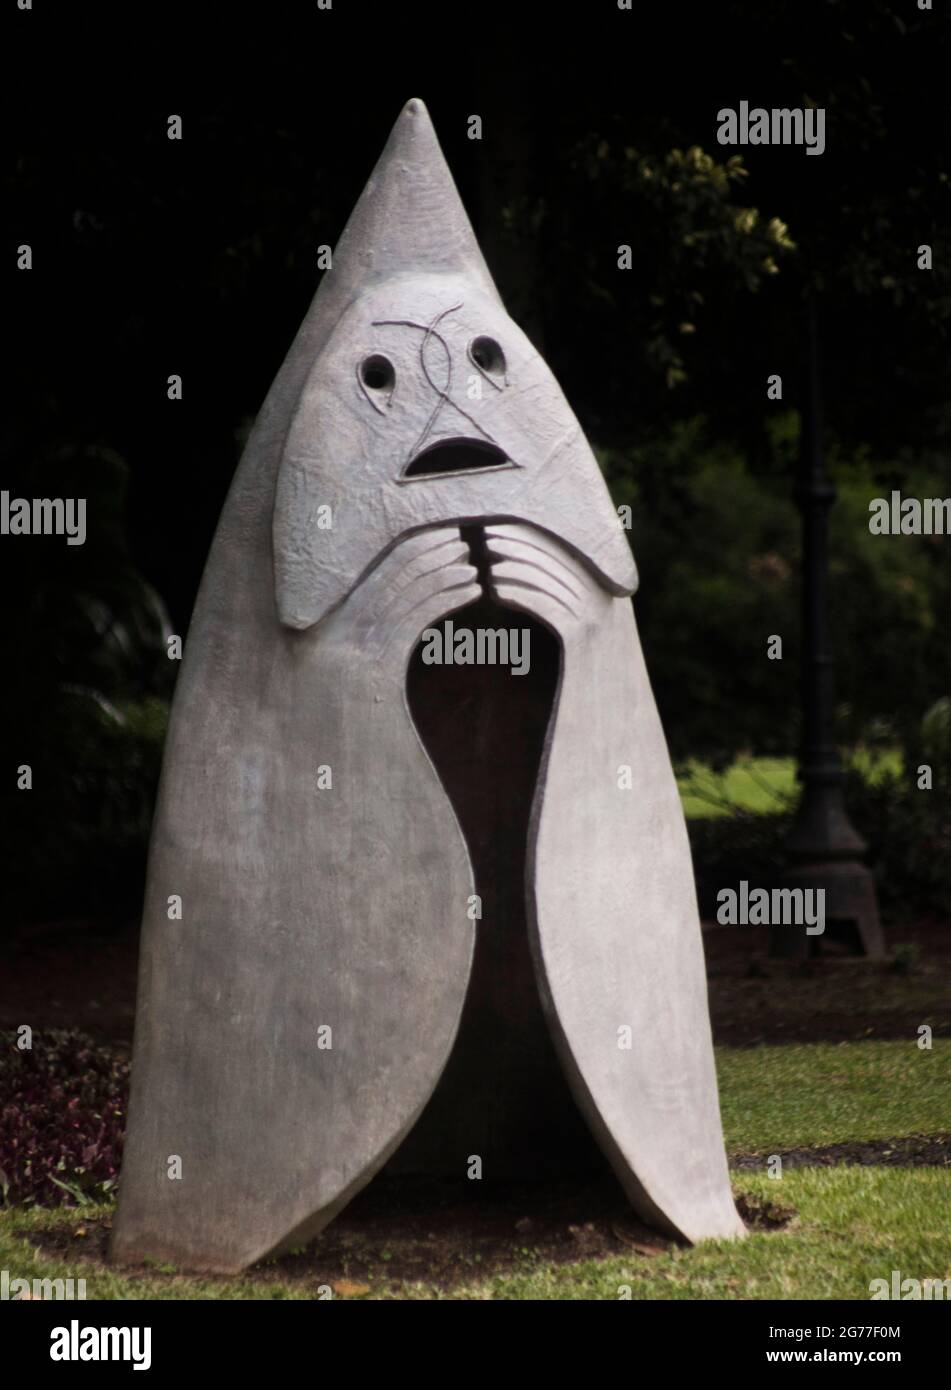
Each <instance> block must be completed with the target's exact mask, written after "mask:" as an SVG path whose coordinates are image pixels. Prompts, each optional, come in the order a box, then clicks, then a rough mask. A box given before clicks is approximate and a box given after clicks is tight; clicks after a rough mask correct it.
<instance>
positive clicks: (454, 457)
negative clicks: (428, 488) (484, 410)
mask: <svg viewBox="0 0 951 1390" xmlns="http://www.w3.org/2000/svg"><path fill="white" fill-rule="evenodd" d="M517 466H518V465H517V464H515V463H513V462H512V460H511V459H510V458H509V457H508V455H507V454H506V453H504V452H503V450H501V449H500V448H499V447H498V445H496V444H491V443H490V442H489V441H488V440H487V439H440V440H439V441H438V443H436V444H430V446H429V447H428V448H427V449H421V450H420V452H419V453H418V454H416V456H415V457H414V458H412V459H411V460H410V462H409V464H408V465H407V467H406V468H405V470H404V472H403V476H402V478H401V479H400V482H408V481H411V480H412V479H414V478H448V477H452V476H453V475H454V474H456V473H490V472H493V473H494V472H495V471H496V470H498V469H500V468H516V467H517Z"/></svg>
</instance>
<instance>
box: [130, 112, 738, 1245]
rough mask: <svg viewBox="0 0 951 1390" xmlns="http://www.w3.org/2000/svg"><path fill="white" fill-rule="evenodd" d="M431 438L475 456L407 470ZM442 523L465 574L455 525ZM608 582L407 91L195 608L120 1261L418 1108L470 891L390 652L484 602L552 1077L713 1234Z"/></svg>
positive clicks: (662, 819)
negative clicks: (530, 740)
mask: <svg viewBox="0 0 951 1390" xmlns="http://www.w3.org/2000/svg"><path fill="white" fill-rule="evenodd" d="M482 339H488V340H489V349H490V350H489V351H488V354H487V353H486V351H485V350H483V347H484V345H483V347H480V340H482ZM497 350H500V351H497ZM493 352H495V353H496V355H495V356H493V355H492V354H493ZM381 359H382V360H383V361H382V366H380V361H381ZM374 364H376V368H377V369H376V370H370V368H373V366H374ZM473 381H476V382H479V383H480V390H481V398H480V396H479V394H478V393H475V392H471V391H470V389H469V388H470V387H471V383H472V382H473ZM451 441H468V444H467V448H468V449H469V451H470V453H471V450H472V448H474V447H477V448H478V449H479V450H481V451H482V452H481V453H480V454H479V456H478V459H477V462H481V461H483V460H484V461H485V462H484V466H482V467H480V468H478V469H475V470H473V469H471V468H470V469H467V471H465V472H443V473H442V474H441V475H440V473H438V472H437V473H435V474H424V475H422V476H417V474H416V470H417V469H418V468H419V467H420V466H425V465H426V462H427V461H429V462H431V461H432V458H433V455H432V453H431V451H432V450H433V448H434V447H437V446H439V445H445V444H446V443H447V442H451ZM457 457H461V456H457ZM447 459H448V464H447V466H450V465H452V457H451V456H447ZM328 507H329V508H330V509H331V511H330V513H329V514H328V513H326V511H325V510H323V509H326V508H328ZM328 515H330V516H331V517H332V525H331V526H329V527H328V526H327V525H325V524H324V522H323V519H324V518H325V517H326V516H328ZM474 524H478V525H479V526H480V527H482V528H483V534H484V535H485V536H486V537H487V541H488V552H489V553H488V557H487V558H488V560H489V561H490V562H491V566H490V571H489V575H490V577H487V573H486V571H485V567H484V565H483V571H482V573H481V575H480V572H479V571H478V570H477V568H476V567H475V565H474V564H473V563H472V560H473V558H474V554H473V552H472V551H471V549H470V547H469V545H468V544H466V542H465V541H464V540H463V539H462V537H461V535H460V527H462V526H465V527H471V526H473V525H474ZM467 534H468V532H467ZM635 583H636V572H635V569H634V564H633V560H632V559H631V555H630V551H629V549H628V546H627V543H626V540H625V538H624V535H623V532H622V531H621V530H620V528H619V527H618V524H617V519H616V516H615V513H614V510H613V508H612V506H611V502H610V499H609V497H608V494H607V490H606V488H605V486H604V483H603V481H602V479H601V476H600V473H599V471H598V468H597V464H596V462H595V460H594V457H593V455H592V453H591V451H590V449H589V447H588V446H587V444H586V442H585V440H584V437H583V435H582V434H581V431H580V429H579V427H578V424H577V422H576V421H575V419H574V417H573V415H572V414H571V412H570V410H569V408H568V406H567V404H566V403H565V401H564V398H563V397H562V395H561V393H560V391H559V389H558V387H557V385H556V383H555V382H554V380H553V378H552V376H551V374H550V372H549V371H548V369H547V368H546V366H545V364H544V363H543V362H542V361H541V359H540V358H539V357H538V355H537V353H535V352H534V350H533V349H532V348H531V346H530V344H529V343H528V342H527V340H526V339H525V337H524V335H522V334H521V332H520V331H519V330H518V328H517V327H516V326H515V325H514V324H513V323H512V322H511V320H510V319H508V317H507V316H506V314H505V311H504V309H503V308H502V306H501V304H500V302H499V299H498V295H497V293H496V291H495V289H494V287H493V286H492V283H491V280H490V279H489V276H488V272H487V271H486V269H485V265H484V263H483V261H482V258H481V255H480V254H479V251H478V247H477V245H476V243H475V240H474V237H473V236H472V232H471V229H470V228H469V225H468V222H467V221H466V218H465V214H464V212H463V209H462V207H461V204H460V202H459V200H458V196H457V194H456V192H455V189H454V186H453V184H452V180H451V177H450V176H449V173H448V170H447V169H446V167H445V163H444V161H443V159H442V156H441V153H440V152H439V148H438V145H437V143H436V140H435V136H434V134H433V132H432V128H431V125H430V123H429V120H428V117H427V115H426V112H425V109H424V108H423V107H422V105H421V103H419V102H410V103H409V104H408V106H407V107H406V108H405V110H404V112H403V113H402V115H401V116H400V118H399V120H398V122H397V125H396V127H395V129H394V132H393V134H392V136H391V138H390V141H389V143H388V145H387V147H386V149H385V151H384V154H383V156H382V158H381V160H380V163H379V165H378V166H377V168H376V170H375V171H374V174H373V176H372V178H371V180H370V182H369V184H368V185H367V189H366V191H365V192H364V194H363V196H362V198H361V200H360V202H359V203H358V205H357V208H356V210H355V211H354V214H353V216H352V218H351V220H350V222H349V224H348V226H347V229H346V232H345V233H344V236H343V237H342V238H341V241H340V244H339V245H338V247H337V249H336V252H335V254H334V266H333V269H332V270H331V271H330V272H328V274H327V276H326V277H325V280H324V282H323V284H322V285H321V288H320V291H319V292H318V294H317V296H316V298H315V301H314V304H313V305H312V307H311V309H310V311H309V313H308V315H307V318H306V319H305V321H304V324H303V325H302V327H301V330H300V332H299V334H298V336H297V338H296V339H295V341H294V344H293V346H292V348H291V351H290V353H289V355H288V357H287V359H286V361H285V363H284V366H283V367H282V369H281V371H280V373H279V375H278V377H277V379H276V381H275V383H274V386H273V387H272V389H271V392H270V393H269V395H268V398H267V401H266V402H265V405H264V407H263V409H262V411H261V413H260V416H259V418H258V421H257V423H256V425H255V428H254V431H253V432H252V435H251V438H250V440H249V442H248V446H247V449H246V451H245V454H244V457H243V459H242V462H241V464H240V466H239V469H238V472H237V474H236V477H235V481H234V483H233V485H232V489H231V492H230V494H229V497H228V500H227V502H226V504H225V508H224V511H223V514H222V518H221V522H220V524H219V527H218V531H217V533H216V536H215V540H214V544H213V546H212V550H211V554H210V557H209V561H208V565H207V568H206V572H205V575H204V578H203V581H202V586H201V590H200V593H199V596H198V600H197V603H196V607H195V613H194V617H193V621H192V626H191V629H190V632H189V635H188V640H187V643H186V650H185V656H184V660H183V663H182V670H181V673H180V676H179V682H178V687H177V690H176V695H175V701H174V707H173V712H172V719H171V725H170V730H169V738H168V744H167V748H166V754H165V763H164V768H163V775H162V784H161V788H160V793H159V802H158V806H157V811H156V818H155V823H154V827H153V837H152V848H151V855H150V864H149V879H148V888H147V898H146V906H145V915H144V920H143V935H142V957H141V969H140V987H139V1006H138V1014H137V1020H136V1036H135V1049H134V1057H133V1087H132V1097H131V1103H130V1128H129V1137H128V1142H127V1148H126V1155H125V1162H124V1166H123V1172H122V1181H121V1189H120V1204H119V1211H118V1214H117V1219H116V1226H115V1233H114V1240H113V1255H114V1257H115V1258H117V1259H120V1260H137V1259H141V1258H143V1257H146V1256H149V1257H157V1258H164V1259H169V1260H172V1261H174V1262H175V1263H177V1264H179V1265H181V1266H188V1267H195V1268H213V1269H221V1270H233V1269H237V1268H240V1267H242V1266H243V1265H246V1264H248V1263H250V1262H252V1261H253V1260H255V1259H258V1258H261V1257H262V1256H264V1255H267V1254H269V1253H272V1252H274V1251H276V1250H279V1249H281V1248H283V1247H285V1246H287V1245H293V1244H298V1243H300V1242H302V1241H303V1240H305V1239H306V1238H307V1237H308V1236H309V1235H311V1234H312V1233H314V1232H316V1231H317V1230H319V1229H320V1227H321V1226H323V1225H324V1224H325V1223H326V1222H327V1221H329V1220H330V1219H331V1218H332V1217H333V1215H334V1214H335V1213H336V1212H337V1211H339V1210H340V1208H341V1207H342V1206H343V1205H344V1204H345V1203H346V1202H347V1201H348V1200H349V1198H350V1197H351V1196H352V1195H353V1194H354V1193H355V1192H356V1191H357V1190H358V1189H359V1188H360V1187H361V1186H362V1185H363V1184H364V1183H366V1182H367V1181H369V1179H370V1178H371V1177H372V1175H373V1173H374V1172H376V1171H377V1170H378V1169H379V1167H380V1166H381V1165H382V1164H383V1163H385V1162H386V1160H387V1159H388V1158H389V1157H390V1156H391V1155H392V1154H393V1153H394V1151H395V1150H396V1149H397V1147H398V1146H399V1144H400V1142H401V1140H402V1139H403V1138H404V1137H405V1136H406V1135H407V1134H408V1133H409V1131H410V1129H411V1128H412V1127H413V1125H414V1123H415V1121H416V1119H417V1117H418V1116H419V1115H420V1113H421V1111H422V1109H423V1108H424V1106H425V1105H426V1102H427V1100H428V1099H429V1097H430V1095H431V1094H432V1092H433V1090H434V1088H435V1087H436V1084H437V1082H438V1080H439V1077H440V1075H441V1073H442V1071H443V1069H444V1067H445V1065H446V1061H447V1058H448V1057H449V1055H450V1052H451V1050H452V1047H453V1042H454V1039H455V1037H456V1032H457V1029H458V1026H459V1020H460V1017H461V1015H462V1012H463V1004H464V1000H465V996H466V989H467V984H468V980H469V973H470V966H471V961H472V957H473V945H474V933H475V930H476V928H475V926H474V923H473V922H472V921H471V920H470V918H469V916H468V915H467V907H468V903H469V897H470V895H471V894H472V893H473V892H474V891H475V885H474V881H473V875H472V868H471V864H470V855H469V853H468V851H467V846H466V842H465V839H464V837H463V833H462V830H461V828H460V824H459V821H458V819H457V817H456V814H455V813H454V811H453V806H452V804H451V802H450V800H449V797H448V795H447V792H446V789H445V787H444V785H443V782H442V781H441V780H440V776H439V774H438V772H437V769H436V767H435V766H434V764H433V761H432V760H431V758H430V756H429V755H428V754H427V752H426V751H425V748H424V746H423V743H422V742H421V739H420V736H419V734H418V732H417V729H416V727H415V725H414V723H413V719H412V717H411V714H410V710H409V707H408V704H407V694H406V672H407V667H408V665H409V663H410V660H411V657H412V654H413V651H414V648H415V647H416V644H417V641H418V639H419V636H420V634H421V632H422V630H423V629H424V628H425V627H427V626H431V625H433V624H434V623H436V622H437V621H439V620H440V619H442V618H443V617H445V616H446V615H447V614H450V613H455V612H456V611H457V610H459V609H462V608H464V607H465V606H466V605H469V604H472V603H475V602H477V601H480V600H483V599H485V598H486V597H490V598H492V599H494V600H495V601H496V602H497V603H500V604H503V605H505V606H507V607H509V608H510V609H514V610H520V612H527V613H530V614H532V615H533V617H534V618H536V619H538V620H539V621H540V622H542V623H544V624H545V625H546V626H547V627H548V628H549V629H550V631H551V632H552V633H553V634H554V636H555V637H556V638H557V640H558V643H559V647H560V651H561V678H560V685H559V689H558V694H557V697H556V709H555V713H554V715H553V718H552V720H551V721H550V723H549V727H548V732H547V736H546V739H545V744H544V752H543V754H542V770H541V774H540V777H539V781H538V784H537V788H536V792H535V799H534V806H533V810H532V814H531V820H530V824H529V833H528V844H527V847H526V846H519V847H518V852H519V853H525V854H526V855H527V858H526V864H527V871H528V872H527V889H528V902H527V910H526V916H527V919H528V929H529V941H530V946H531V951H532V956H533V958H534V961H535V970H536V975H537V983H538V989H539V991H540V994H541V1002H542V1005H543V1008H544V1010H545V1013H546V1015H547V1018H548V1022H549V1025H550V1028H551V1031H552V1037H553V1039H554V1043H555V1047H556V1049H557V1051H558V1054H559V1056H560V1058H561V1062H562V1066H563V1068H564V1072H565V1075H566V1077H567V1080H568V1083H569V1085H570V1086H571V1088H572V1091H573V1092H574V1095H575V1097H576V1100H577V1102H578V1105H579V1107H580V1109H581V1111H582V1112H583V1114H584V1116H585V1118H586V1120H587V1121H588V1123H589V1125H590V1126H591V1128H592V1130H593V1132H594V1134H595V1136H596V1137H597V1139H598V1142H599V1143H600V1144H601V1146H602V1148H603V1149H604V1151H605V1153H606V1154H607V1156H608V1158H609V1159H610V1160H611V1162H612V1164H613V1165H614V1168H615V1171H616V1172H617V1173H618V1176H619V1178H620V1180H621V1181H622V1183H623V1184H624V1186H625V1188H626V1190H627V1191H628V1193H629V1194H630V1196H631V1199H632V1201H633V1202H634V1203H635V1204H636V1205H637V1206H638V1207H639V1209H640V1210H642V1211H643V1212H644V1213H645V1214H646V1215H648V1216H649V1217H650V1218H651V1219H652V1220H655V1221H657V1222H658V1223H660V1224H663V1225H665V1226H666V1227H668V1228H673V1229H676V1230H679V1231H681V1232H682V1233H684V1234H685V1235H687V1236H688V1237H690V1238H694V1239H695V1238H698V1237H701V1236H705V1235H723V1234H732V1233H736V1234H738V1233H740V1231H741V1230H742V1226H741V1223H740V1222H739V1219H738V1217H737V1216H736V1213H735V1210H734V1208H733V1205H732V1202H731V1199H730V1192H729V1185H728V1182H727V1176H726V1164H725V1161H724V1156H723V1146H722V1140H721V1136H720V1126H719V1115H718V1108H717V1098H716V1082H715V1076H714V1071H713V1062H712V1051H711V1046H710V1035H709V1024H708V1021H707V1004H706V992H705V982H704V976H703V963H702V954H701V945H700V935H699V926H698V922H697V915H696V906H695V902H694V890H693V877H692V873H691V866H690V859H689V852H688V848H687V841H686V834H685V829H684V824H683V817H682V813H681V810H680V805H679V801H678V798H677V794H676V787H675V784H674V780H673V775H672V772H671V769H670V765H669V760H668V757H667V752H666V748H665V745H664V741H663V736H662V733H661V730H660V726H659V723H658V720H657V715H656V711H655V709H654V703H653V699H652V696H651V693H650V688H649V684H648V681H647V676H646V673H645V671H644V666H643V660H642V658H641V654H640V649H639V646H638V642H637V634H636V629H635V626H634V619H633V614H632V610H631V605H630V602H629V601H628V599H627V597H626V595H629V594H630V593H631V592H632V590H633V588H634V586H635ZM486 589H488V590H489V591H490V592H489V593H488V595H487V594H486ZM513 619H514V620H515V621H518V618H516V616H515V615H514V614H513ZM499 754H500V756H504V749H500V750H499ZM625 763H626V764H629V765H630V766H631V768H632V770H633V789H632V790H628V791H624V790H621V789H620V788H619V787H618V778H617V769H618V766H619V765H621V764H625ZM321 765H329V766H330V767H331V769H332V778H333V785H332V787H331V788H326V787H325V788H323V789H321V788H320V786H319V783H318V767H319V766H321ZM172 895H177V896H180V898H181V900H182V919H181V920H180V921H179V920H174V919H170V918H169V916H168V902H169V898H170V896H172ZM487 926H488V924H487V923H482V924H480V925H479V927H478V928H477V929H478V930H479V931H483V930H485V929H486V928H487ZM526 1008H528V1006H526ZM327 1026H329V1027H330V1028H331V1029H332V1047H330V1048H321V1047H319V1046H318V1040H319V1038H320V1037H321V1036H322V1035H321V1034H320V1032H319V1030H320V1029H321V1028H322V1027H327ZM624 1026H627V1027H630V1028H631V1030H632V1040H633V1045H632V1047H631V1048H630V1049H622V1048H620V1047H619V1046H618V1029H619V1028H621V1027H624ZM324 1036H325V1035H324ZM173 1156H177V1157H178V1158H180V1160H181V1178H180V1179H170V1178H169V1176H168V1172H169V1162H170V1159H171V1158H172V1157H173Z"/></svg>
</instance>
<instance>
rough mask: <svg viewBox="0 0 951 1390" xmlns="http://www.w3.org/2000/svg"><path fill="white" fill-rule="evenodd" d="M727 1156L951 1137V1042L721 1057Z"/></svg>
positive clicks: (737, 1052)
mask: <svg viewBox="0 0 951 1390" xmlns="http://www.w3.org/2000/svg"><path fill="white" fill-rule="evenodd" d="M717 1070H718V1073H719V1078H720V1106H721V1111H722V1115H723V1134H724V1139H725V1141H726V1147H727V1152H728V1153H739V1152H744V1153H763V1152H769V1153H772V1152H775V1151H776V1150H777V1149H791V1148H797V1147H818V1146H820V1145H822V1144H836V1143H842V1142H844V1141H846V1140H850V1139H890V1138H895V1137H898V1136H899V1135H903V1134H932V1133H935V1132H937V1131H940V1130H949V1129H951V1038H936V1039H935V1040H934V1042H933V1046H932V1050H931V1051H930V1052H928V1051H921V1050H920V1049H919V1048H918V1045H917V1042H916V1040H915V1039H914V1038H910V1039H909V1040H908V1041H907V1042H877V1041H869V1042H862V1043H811V1044H807V1045H805V1046H801V1047H797V1046H787V1047H752V1048H727V1047H721V1048H718V1049H717Z"/></svg>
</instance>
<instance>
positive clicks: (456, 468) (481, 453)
mask: <svg viewBox="0 0 951 1390" xmlns="http://www.w3.org/2000/svg"><path fill="white" fill-rule="evenodd" d="M461 308H462V302H461V301H460V303H458V304H452V305H450V306H449V307H448V308H447V309H442V310H441V311H440V312H439V313H438V314H437V315H436V316H435V318H434V319H433V320H432V322H430V323H428V324H426V323H417V322H416V321H415V320H414V319H375V320H373V323H372V327H374V328H384V327H387V328H412V329H415V330H416V331H417V332H419V333H422V335H423V338H422V341H421V343H420V346H419V363H420V367H421V369H422V373H423V376H424V377H425V379H426V382H427V384H428V385H429V387H430V388H431V390H432V391H433V392H434V394H435V395H436V397H437V400H436V404H435V405H434V407H433V409H432V411H431V412H430V415H429V418H428V420H427V421H426V424H425V425H424V427H423V429H422V432H421V433H420V435H419V436H418V438H417V439H416V441H415V442H414V444H413V445H412V447H411V448H410V450H409V453H408V455H407V457H406V459H405V461H404V464H403V470H402V473H401V475H400V477H399V478H397V480H396V481H397V482H400V483H404V482H416V481H418V480H419V479H420V478H430V479H432V478H444V477H453V476H455V475H458V474H459V473H462V472H477V473H488V472H497V471H498V470H499V469H501V468H519V467H521V465H520V464H518V463H517V462H516V461H515V459H513V458H510V457H509V455H508V454H506V453H505V451H504V450H503V449H501V448H500V447H499V445H498V444H497V443H496V441H495V440H494V439H493V437H492V435H491V434H490V433H489V431H488V430H487V429H485V428H484V427H483V426H482V425H480V424H479V422H478V421H477V420H475V419H473V417H472V416H471V415H470V414H469V412H468V411H467V410H465V409H463V407H462V406H461V405H459V404H458V402H457V401H455V400H453V398H452V394H451V388H452V351H451V349H450V347H449V344H448V343H447V342H446V339H445V338H444V337H443V335H442V334H441V333H440V332H439V329H438V325H439V324H440V323H441V322H442V320H443V319H445V318H446V317H447V316H448V315H449V314H452V313H455V311H456V310H457V309H461ZM432 340H435V342H437V343H438V344H439V346H440V347H441V348H442V350H443V353H444V355H445V376H446V379H445V384H444V385H440V384H439V383H438V382H437V381H436V380H435V379H434V377H433V375H432V372H431V370H430V365H429V363H428V362H427V358H426V350H427V348H428V346H429V343H430V342H431V341H432ZM467 355H468V357H469V360H470V361H471V362H472V363H473V365H474V366H475V367H477V368H478V370H479V372H480V373H481V375H482V376H483V377H484V378H485V379H486V380H487V381H489V382H491V384H492V386H493V387H494V388H495V389H496V390H497V391H501V390H503V389H504V386H507V385H508V379H507V376H506V372H505V356H504V354H503V352H502V349H501V348H500V347H499V345H498V344H497V343H496V342H495V340H494V339H492V338H487V337H485V336H484V335H480V336H478V337H476V338H473V339H472V340H471V341H470V343H469V344H468V347H467ZM377 362H382V363H386V366H387V367H390V364H389V361H388V359H386V358H384V357H382V356H381V355H380V354H373V355H372V356H371V357H368V358H366V359H365V360H364V362H363V363H362V364H361V365H360V366H359V367H358V369H357V372H358V380H359V381H360V385H361V389H363V391H364V395H366V396H367V399H368V400H370V404H371V405H373V406H374V408H375V409H376V410H378V411H379V413H380V414H385V409H384V408H383V407H381V406H380V405H379V404H378V403H377V401H375V400H373V399H372V398H371V397H370V396H369V394H368V392H367V390H366V389H365V388H366V386H367V385H373V383H371V382H367V378H366V372H367V369H368V368H370V369H372V368H373V366H374V364H375V363H377ZM390 371H392V368H391V367H390ZM499 376H501V378H502V381H501V383H500V382H499V380H497V379H496V378H497V377H499ZM380 386H383V387H384V389H385V384H384V383H383V382H382V381H381V382H380ZM380 386H376V387H375V389H377V390H379V389H380ZM392 394H393V386H392V385H391V386H390V395H389V399H388V400H387V405H386V408H387V409H388V408H389V405H390V403H391V401H392ZM446 405H450V406H451V407H452V408H453V410H455V411H456V412H457V413H458V414H460V415H461V416H462V417H463V418H464V419H465V420H468V422H469V424H470V425H472V427H473V428H474V429H475V430H476V431H477V432H478V434H479V435H480V436H481V438H480V439H466V438H457V439H451V440H444V441H442V442H440V443H438V444H436V445H433V446H431V447H430V448H428V449H427V448H426V440H427V439H428V438H429V436H430V434H431V433H432V429H433V426H434V425H435V423H436V420H437V419H438V417H439V413H440V411H441V410H442V409H443V408H444V407H445V406H446ZM424 459H428V462H427V463H425V464H422V465H421V466H419V467H415V468H414V465H420V461H421V460H424ZM443 464H444V465H445V466H441V465H443Z"/></svg>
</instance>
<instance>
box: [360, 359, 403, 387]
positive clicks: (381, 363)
mask: <svg viewBox="0 0 951 1390" xmlns="http://www.w3.org/2000/svg"><path fill="white" fill-rule="evenodd" d="M360 380H361V381H362V382H363V384H364V386H366V387H368V388H369V389H370V390H371V391H392V390H393V386H394V384H395V382H396V372H395V371H394V369H393V363H392V362H391V361H390V359H389V358H388V357H382V356H381V355H380V354H379V353H376V352H375V353H373V355H372V356H371V357H364V359H363V361H362V362H361V363H360Z"/></svg>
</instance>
